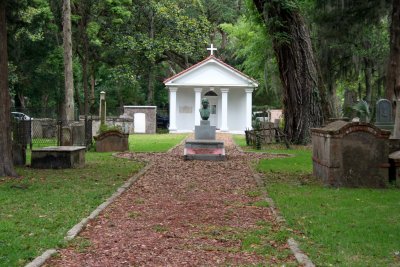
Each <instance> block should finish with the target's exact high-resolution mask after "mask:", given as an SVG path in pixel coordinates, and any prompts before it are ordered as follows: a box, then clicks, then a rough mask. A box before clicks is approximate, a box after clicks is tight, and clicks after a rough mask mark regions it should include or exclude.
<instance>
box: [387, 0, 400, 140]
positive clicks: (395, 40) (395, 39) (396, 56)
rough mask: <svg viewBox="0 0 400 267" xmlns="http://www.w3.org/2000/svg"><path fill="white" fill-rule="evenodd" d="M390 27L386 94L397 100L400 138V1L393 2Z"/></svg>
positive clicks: (396, 133)
mask: <svg viewBox="0 0 400 267" xmlns="http://www.w3.org/2000/svg"><path fill="white" fill-rule="evenodd" d="M392 8H393V9H392V24H391V26H390V55H389V65H388V69H387V75H386V94H387V96H388V97H389V98H390V99H392V97H394V98H395V100H396V103H397V105H396V116H395V124H394V131H393V137H394V138H396V139H399V138H400V1H398V0H393V7H392Z"/></svg>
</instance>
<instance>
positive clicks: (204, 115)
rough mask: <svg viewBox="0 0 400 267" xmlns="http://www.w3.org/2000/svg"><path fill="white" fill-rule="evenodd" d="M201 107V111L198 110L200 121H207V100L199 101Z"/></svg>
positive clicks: (208, 115) (208, 110)
mask: <svg viewBox="0 0 400 267" xmlns="http://www.w3.org/2000/svg"><path fill="white" fill-rule="evenodd" d="M201 105H202V106H203V107H202V108H201V109H199V111H200V117H201V119H202V120H205V121H206V120H208V118H209V117H210V109H209V107H208V106H209V103H208V99H207V98H203V99H202V100H201Z"/></svg>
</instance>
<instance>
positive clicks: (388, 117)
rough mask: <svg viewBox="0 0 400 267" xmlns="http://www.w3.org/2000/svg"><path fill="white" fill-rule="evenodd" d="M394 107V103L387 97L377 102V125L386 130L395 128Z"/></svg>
mask: <svg viewBox="0 0 400 267" xmlns="http://www.w3.org/2000/svg"><path fill="white" fill-rule="evenodd" d="M392 113H393V108H392V103H391V102H390V101H389V100H387V99H379V100H378V101H377V102H376V118H375V125H376V126H377V127H378V128H380V129H384V130H390V131H392V130H393V125H394V122H393V115H392Z"/></svg>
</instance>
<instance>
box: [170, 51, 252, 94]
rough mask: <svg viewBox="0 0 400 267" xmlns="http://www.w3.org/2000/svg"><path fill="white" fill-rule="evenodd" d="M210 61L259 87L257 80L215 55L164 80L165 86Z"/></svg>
mask: <svg viewBox="0 0 400 267" xmlns="http://www.w3.org/2000/svg"><path fill="white" fill-rule="evenodd" d="M209 61H216V62H217V63H219V64H221V65H222V66H224V67H225V68H228V69H229V70H231V71H233V72H234V73H236V74H237V75H239V76H241V77H243V78H245V79H247V80H249V81H251V82H252V83H253V85H254V86H255V87H257V86H258V82H257V81H256V80H255V79H253V78H251V77H250V76H248V75H246V74H244V73H243V72H241V71H239V70H237V69H235V68H234V67H232V66H230V65H229V64H227V63H225V62H224V61H222V60H221V59H219V58H217V57H215V56H214V55H210V56H208V57H207V58H205V59H204V60H202V61H200V62H198V63H196V64H194V65H192V66H190V67H189V68H187V69H185V70H183V71H181V72H179V73H177V74H175V75H173V76H171V77H169V78H167V79H165V80H164V84H167V83H170V82H171V81H173V80H175V79H177V78H179V77H181V76H184V75H185V74H187V73H189V72H191V71H192V70H194V69H197V68H200V67H201V66H203V65H205V64H206V63H207V62H209Z"/></svg>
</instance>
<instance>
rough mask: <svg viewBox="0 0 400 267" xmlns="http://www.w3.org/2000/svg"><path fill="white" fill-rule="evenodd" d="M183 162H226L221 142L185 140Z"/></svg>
mask: <svg viewBox="0 0 400 267" xmlns="http://www.w3.org/2000/svg"><path fill="white" fill-rule="evenodd" d="M184 158H185V160H213V161H217V160H226V156H225V147H224V142H223V141H218V140H187V141H186V142H185V148H184Z"/></svg>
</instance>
